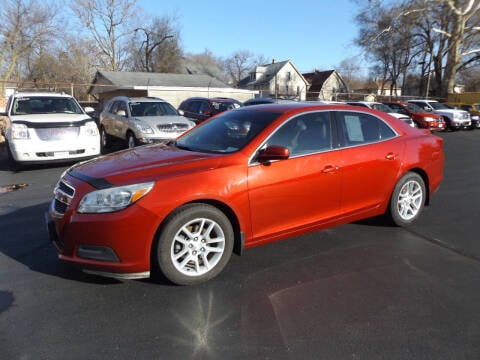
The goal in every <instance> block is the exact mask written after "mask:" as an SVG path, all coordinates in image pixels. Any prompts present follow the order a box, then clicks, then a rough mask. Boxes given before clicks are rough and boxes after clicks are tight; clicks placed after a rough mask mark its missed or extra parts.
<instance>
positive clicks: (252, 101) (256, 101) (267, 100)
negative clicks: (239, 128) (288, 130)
mask: <svg viewBox="0 0 480 360" xmlns="http://www.w3.org/2000/svg"><path fill="white" fill-rule="evenodd" d="M261 104H275V99H272V98H266V97H261V98H252V99H248V100H247V101H244V102H243V105H244V106H251V105H261Z"/></svg>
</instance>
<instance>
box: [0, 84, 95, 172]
mask: <svg viewBox="0 0 480 360" xmlns="http://www.w3.org/2000/svg"><path fill="white" fill-rule="evenodd" d="M87 111H88V112H93V111H94V110H93V108H88V107H87V108H85V109H83V108H82V107H81V106H80V105H79V104H78V102H77V101H76V100H75V99H74V98H73V97H72V96H70V95H67V94H60V93H50V92H16V93H14V94H12V95H11V96H10V97H9V99H8V102H7V105H6V108H5V109H4V110H3V111H2V112H0V115H1V116H5V124H4V126H3V127H2V135H3V136H4V137H5V140H6V144H7V153H8V156H9V160H10V162H11V164H12V165H13V166H14V167H16V166H19V165H23V164H35V163H37V164H38V163H47V162H61V161H69V160H74V161H78V160H81V159H87V158H90V157H93V156H97V155H99V154H100V136H99V133H98V128H97V125H96V124H95V121H93V120H92V118H91V117H90V116H88V114H87Z"/></svg>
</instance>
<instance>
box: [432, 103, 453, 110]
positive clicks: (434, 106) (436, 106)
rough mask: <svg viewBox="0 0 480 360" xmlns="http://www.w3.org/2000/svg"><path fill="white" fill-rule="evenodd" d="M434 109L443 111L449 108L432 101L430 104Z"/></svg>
mask: <svg viewBox="0 0 480 360" xmlns="http://www.w3.org/2000/svg"><path fill="white" fill-rule="evenodd" d="M428 104H429V105H430V106H431V107H432V108H434V109H435V110H442V109H449V107H448V106H446V105H444V104H442V103H440V102H438V101H431V102H429V103H428Z"/></svg>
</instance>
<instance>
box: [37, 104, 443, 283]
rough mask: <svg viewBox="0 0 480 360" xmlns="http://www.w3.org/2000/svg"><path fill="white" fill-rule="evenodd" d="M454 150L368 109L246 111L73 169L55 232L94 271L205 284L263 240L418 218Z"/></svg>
mask: <svg viewBox="0 0 480 360" xmlns="http://www.w3.org/2000/svg"><path fill="white" fill-rule="evenodd" d="M442 145H443V141H442V139H441V138H440V137H437V136H435V135H433V134H431V133H430V132H429V131H427V130H420V129H416V128H412V127H410V126H409V125H407V124H405V123H403V122H402V121H400V120H398V119H396V118H394V117H392V116H390V115H388V114H385V113H382V112H379V111H376V110H371V109H367V108H358V107H355V108H354V107H351V106H348V105H312V104H308V103H303V104H302V103H289V104H271V105H270V104H269V105H256V106H249V107H244V108H240V109H237V110H233V111H228V112H225V113H222V114H220V115H217V116H216V117H213V118H211V119H210V120H208V121H205V122H204V123H202V124H201V125H199V126H197V127H195V128H193V129H191V130H190V131H189V132H187V133H185V134H184V135H182V136H181V137H179V138H178V139H177V140H176V141H172V142H171V143H168V144H156V145H155V144H154V145H146V146H142V147H136V148H133V149H128V150H124V151H120V152H117V153H114V154H109V155H106V156H103V157H98V158H95V159H93V160H90V161H88V162H84V163H79V164H76V165H74V166H73V167H71V168H70V169H68V170H67V171H66V172H65V173H64V174H63V175H62V176H61V178H60V180H59V182H58V183H57V185H56V187H55V190H54V199H53V200H52V203H51V206H50V209H49V211H48V213H47V214H46V215H47V216H46V219H47V223H48V228H49V233H50V238H51V239H52V241H53V244H54V245H55V247H56V249H57V251H58V254H59V257H60V259H62V260H65V261H68V262H71V263H75V264H78V265H80V266H81V267H82V268H83V269H84V271H86V272H88V273H92V274H97V275H104V276H110V277H116V278H124V279H126V278H142V277H148V276H150V274H154V273H157V271H158V270H159V271H160V272H161V273H163V274H164V276H165V277H166V278H167V279H169V280H170V281H171V282H173V283H175V284H181V285H191V284H197V283H200V282H202V281H205V280H208V279H211V278H213V277H215V276H216V275H218V274H219V273H220V272H221V271H222V269H224V268H225V266H226V265H227V262H228V261H229V259H230V257H231V254H232V253H233V252H235V253H238V254H241V253H242V251H243V250H244V249H246V248H250V247H252V246H256V245H260V244H265V243H268V242H271V241H275V240H279V239H283V238H287V237H292V236H295V235H300V234H303V233H307V232H312V231H315V230H319V229H323V228H326V227H331V226H335V225H339V224H344V223H348V222H352V221H357V220H360V219H364V218H368V217H373V216H377V215H381V214H384V215H386V216H387V218H388V219H390V220H391V222H392V224H394V225H397V226H403V225H408V224H410V223H412V222H413V221H415V220H416V219H417V218H418V217H419V216H420V214H421V213H422V210H423V209H424V207H425V206H426V205H428V204H429V200H430V196H431V195H432V194H433V193H434V192H435V191H436V190H437V189H438V187H439V185H440V183H441V180H442V176H443V175H442V174H443V164H444V155H443V151H442Z"/></svg>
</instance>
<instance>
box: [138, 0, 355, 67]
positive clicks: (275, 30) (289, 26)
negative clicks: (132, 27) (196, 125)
mask: <svg viewBox="0 0 480 360" xmlns="http://www.w3.org/2000/svg"><path fill="white" fill-rule="evenodd" d="M137 5H139V6H140V7H141V8H143V10H144V11H146V13H148V14H149V15H150V16H152V17H154V16H158V17H162V16H165V15H167V16H170V17H173V16H174V17H176V18H177V24H178V27H179V29H180V36H181V44H182V46H183V49H184V51H185V52H187V53H194V54H199V53H203V52H204V51H205V50H206V49H208V50H210V51H211V52H212V54H213V55H215V56H216V57H222V58H226V57H229V56H231V55H232V54H233V53H234V52H236V51H243V50H248V51H250V52H252V53H254V54H256V55H263V56H264V57H265V58H266V59H269V60H271V59H275V60H276V61H284V60H291V61H292V62H293V64H294V65H295V66H296V67H297V69H298V70H299V71H300V72H309V71H312V70H314V69H317V70H330V69H337V70H338V69H339V65H340V62H341V61H342V60H344V59H346V58H349V57H355V58H357V59H360V60H362V59H363V56H362V54H361V49H359V48H357V47H356V46H355V45H354V40H355V38H356V37H357V36H358V30H357V27H356V24H355V21H354V18H355V15H356V13H357V12H358V7H357V6H356V5H355V3H354V2H353V1H352V0H334V1H331V0H296V1H288V0H275V1H265V0H257V1H254V0H243V1H242V0H237V1H229V0H204V1H199V0H180V1H178V0H177V1H175V0H174V1H172V0H170V1H165V0H137Z"/></svg>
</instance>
